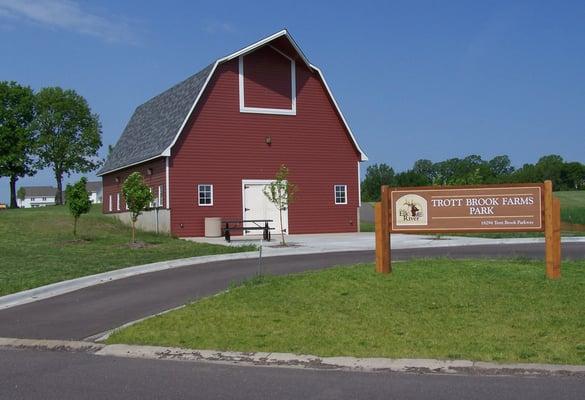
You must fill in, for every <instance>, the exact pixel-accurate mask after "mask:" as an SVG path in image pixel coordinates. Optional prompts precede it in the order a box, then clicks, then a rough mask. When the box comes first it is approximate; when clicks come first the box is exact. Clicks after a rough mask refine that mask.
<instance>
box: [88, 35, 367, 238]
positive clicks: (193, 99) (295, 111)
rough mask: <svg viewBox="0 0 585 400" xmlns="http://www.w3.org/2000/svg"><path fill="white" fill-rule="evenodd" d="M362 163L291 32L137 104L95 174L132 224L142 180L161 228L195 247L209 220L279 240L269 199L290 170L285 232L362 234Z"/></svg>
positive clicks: (107, 201) (111, 205) (112, 207)
mask: <svg viewBox="0 0 585 400" xmlns="http://www.w3.org/2000/svg"><path fill="white" fill-rule="evenodd" d="M352 79H354V77H352ZM365 160H367V157H366V155H365V154H364V152H363V151H362V150H361V148H360V146H359V145H358V143H357V141H356V138H355V136H354V135H353V133H352V131H351V129H350V127H349V125H348V124H347V121H346V120H345V118H344V116H343V114H342V112H341V110H340V109H339V106H338V104H337V102H336V100H335V98H334V97H333V95H332V93H331V90H330V88H329V86H328V85H327V83H326V82H325V79H324V77H323V74H322V73H321V71H320V70H319V69H318V68H317V67H316V66H314V65H313V64H311V63H310V62H309V60H308V59H307V57H306V56H305V54H303V52H302V51H301V49H300V48H299V47H298V45H297V44H296V42H295V41H294V40H293V39H292V37H291V36H290V34H289V33H288V32H287V31H286V30H283V31H281V32H278V33H276V34H274V35H272V36H269V37H267V38H265V39H262V40H260V41H258V42H256V43H254V44H252V45H250V46H248V47H246V48H244V49H242V50H240V51H237V52H235V53H232V54H230V55H228V56H226V57H223V58H221V59H218V60H216V61H215V62H213V63H212V64H210V65H208V66H207V67H205V68H204V69H203V70H201V71H199V72H198V73H196V74H195V75H193V76H191V77H189V78H187V79H186V80H184V81H183V82H181V83H179V84H177V85H175V86H173V87H172V88H170V89H168V90H167V91H165V92H163V93H161V94H159V95H158V96H156V97H154V98H152V99H150V100H149V101H147V102H146V103H144V104H142V105H140V106H139V107H138V108H137V109H136V110H135V112H134V114H133V115H132V117H131V118H130V121H129V122H128V125H127V126H126V128H125V129H124V132H123V133H122V135H121V137H120V139H119V140H118V142H117V143H116V145H115V147H114V148H113V151H112V152H111V154H110V156H109V157H108V159H107V161H106V163H105V164H104V166H103V168H102V169H101V170H100V172H99V173H98V175H99V176H101V177H102V179H103V187H104V192H103V193H104V201H103V212H104V213H106V214H115V215H117V216H118V217H119V218H120V219H122V220H127V219H128V212H127V210H126V207H125V202H124V199H123V197H122V194H121V192H122V184H123V182H124V180H125V179H126V177H127V176H128V175H129V174H131V173H132V172H135V171H138V172H140V173H141V174H142V175H143V177H144V179H145V182H146V183H147V184H148V186H150V188H151V190H152V192H153V194H154V197H155V203H156V204H157V205H159V206H160V207H162V209H160V208H157V210H156V215H157V220H156V221H157V227H158V228H160V229H161V230H167V231H170V232H171V233H172V234H174V235H177V236H181V237H187V236H203V235H204V221H205V218H207V217H221V218H222V219H224V220H231V219H235V220H242V219H244V220H251V219H271V220H273V221H274V223H273V224H272V226H274V227H275V228H276V229H277V230H279V228H280V227H279V218H278V211H277V210H276V208H275V207H274V206H273V205H272V204H271V203H269V201H268V200H267V198H266V197H265V196H264V194H263V193H262V190H263V188H264V187H265V186H266V185H267V184H268V183H270V182H271V181H273V179H274V176H275V174H276V172H277V170H278V169H279V167H280V166H281V165H282V164H285V165H286V166H287V167H288V168H289V170H290V176H289V179H290V180H291V182H294V183H295V184H296V185H297V187H298V193H297V196H296V201H295V202H294V203H293V204H292V205H291V206H290V207H289V209H287V210H285V213H284V214H285V215H284V220H283V228H284V229H285V230H286V232H287V233H325V232H356V231H358V229H359V206H360V162H362V161H365ZM153 212H154V211H152V212H150V213H153ZM145 214H146V215H145V216H143V217H141V218H143V219H148V218H152V216H149V212H147V213H145ZM143 228H148V226H143Z"/></svg>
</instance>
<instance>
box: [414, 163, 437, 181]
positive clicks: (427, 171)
mask: <svg viewBox="0 0 585 400" xmlns="http://www.w3.org/2000/svg"><path fill="white" fill-rule="evenodd" d="M412 172H413V173H415V174H416V175H419V176H420V177H421V178H422V180H424V182H425V183H422V184H421V185H432V184H433V183H435V181H436V179H437V173H436V170H435V165H434V164H433V162H432V161H431V160H425V159H421V160H416V161H415V162H414V165H413V166H412ZM422 180H421V181H422Z"/></svg>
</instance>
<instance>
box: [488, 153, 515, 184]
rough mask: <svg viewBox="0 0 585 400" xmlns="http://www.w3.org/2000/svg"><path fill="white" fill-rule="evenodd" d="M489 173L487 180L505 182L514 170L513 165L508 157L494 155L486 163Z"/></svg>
mask: <svg viewBox="0 0 585 400" xmlns="http://www.w3.org/2000/svg"><path fill="white" fill-rule="evenodd" d="M487 165H488V168H489V173H490V179H489V181H493V182H505V181H508V180H509V179H510V175H511V174H512V173H513V172H514V167H513V166H512V162H511V161H510V157H508V156H506V155H502V156H495V157H494V158H492V159H491V160H489V161H488V163H487Z"/></svg>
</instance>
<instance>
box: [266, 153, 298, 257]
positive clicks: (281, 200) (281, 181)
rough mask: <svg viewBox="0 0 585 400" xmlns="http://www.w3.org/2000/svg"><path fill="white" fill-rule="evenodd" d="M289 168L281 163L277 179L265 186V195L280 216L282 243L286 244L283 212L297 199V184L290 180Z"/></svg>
mask: <svg viewBox="0 0 585 400" xmlns="http://www.w3.org/2000/svg"><path fill="white" fill-rule="evenodd" d="M288 175H289V170H288V168H287V166H286V165H284V164H283V165H281V166H280V168H279V169H278V172H277V173H276V177H275V181H274V182H272V183H270V184H268V185H266V186H265V187H264V190H263V192H264V196H266V197H267V198H268V200H269V201H270V202H271V203H272V204H274V205H275V207H276V209H277V210H278V214H279V217H280V235H281V237H282V243H281V244H282V245H283V246H286V242H285V240H284V227H283V225H282V212H283V211H284V210H286V209H287V208H288V207H289V205H290V204H292V203H293V202H294V200H295V194H296V192H297V186H296V185H295V184H294V183H291V182H290V181H289V180H288Z"/></svg>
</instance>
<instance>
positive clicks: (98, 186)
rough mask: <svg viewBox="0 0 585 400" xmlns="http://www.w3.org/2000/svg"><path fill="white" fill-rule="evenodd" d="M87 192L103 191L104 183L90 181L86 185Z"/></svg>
mask: <svg viewBox="0 0 585 400" xmlns="http://www.w3.org/2000/svg"><path fill="white" fill-rule="evenodd" d="M85 190H87V191H88V192H96V193H98V192H99V191H101V190H102V182H101V181H89V182H87V184H86V185H85Z"/></svg>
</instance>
